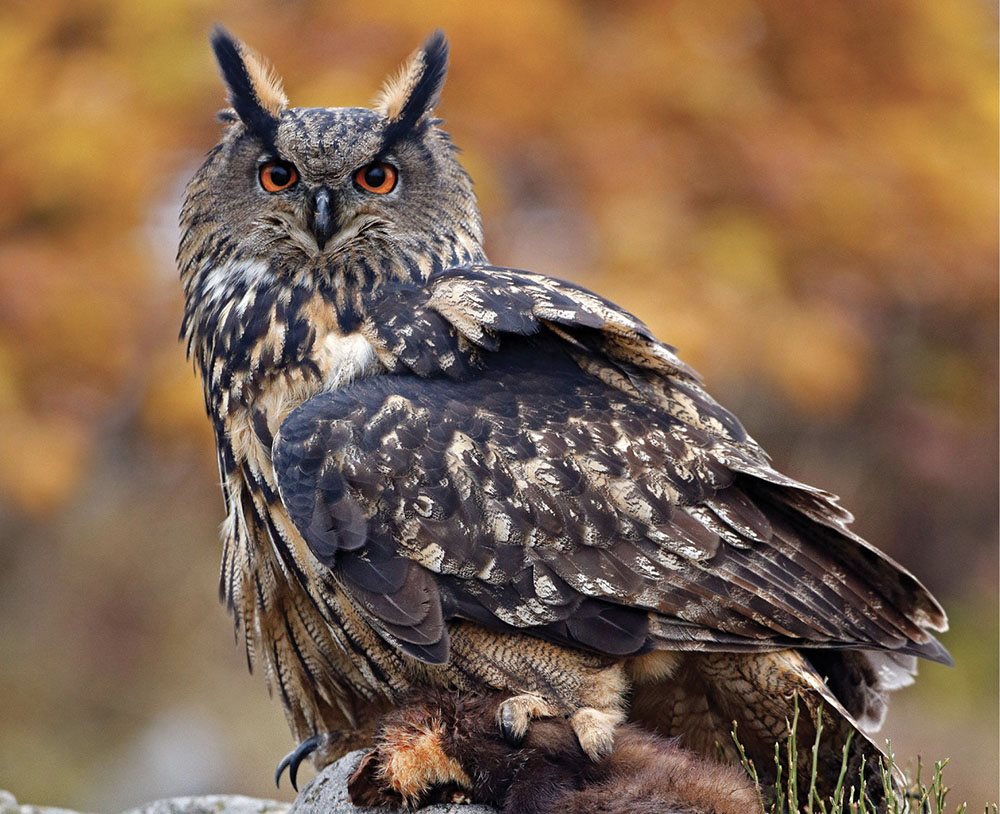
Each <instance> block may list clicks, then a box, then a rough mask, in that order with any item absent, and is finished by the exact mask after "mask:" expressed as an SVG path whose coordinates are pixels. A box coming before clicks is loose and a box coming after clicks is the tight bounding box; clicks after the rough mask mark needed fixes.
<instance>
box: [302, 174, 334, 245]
mask: <svg viewBox="0 0 1000 814" xmlns="http://www.w3.org/2000/svg"><path fill="white" fill-rule="evenodd" d="M332 201H333V196H332V194H331V192H330V190H329V189H327V188H326V187H319V189H317V190H315V191H314V192H313V193H312V194H311V195H310V196H309V215H308V224H309V228H310V229H312V233H313V234H314V235H315V236H316V245H317V246H319V248H320V250H322V249H323V247H324V246H325V245H326V243H327V241H328V240H329V239H330V238H331V237H333V231H334V217H333V206H332Z"/></svg>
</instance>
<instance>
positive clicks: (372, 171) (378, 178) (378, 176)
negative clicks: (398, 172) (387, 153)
mask: <svg viewBox="0 0 1000 814" xmlns="http://www.w3.org/2000/svg"><path fill="white" fill-rule="evenodd" d="M365 183H366V184H368V186H370V187H380V186H382V184H384V183H385V169H384V168H383V167H382V166H380V165H379V164H375V165H374V166H372V167H369V168H368V169H367V170H365Z"/></svg>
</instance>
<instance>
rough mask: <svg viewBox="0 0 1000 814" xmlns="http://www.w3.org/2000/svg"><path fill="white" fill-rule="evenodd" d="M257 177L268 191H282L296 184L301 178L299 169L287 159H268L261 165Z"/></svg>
mask: <svg viewBox="0 0 1000 814" xmlns="http://www.w3.org/2000/svg"><path fill="white" fill-rule="evenodd" d="M257 177H258V178H259V179H260V185H261V186H262V187H264V189H265V190H267V191H268V192H281V191H282V190H285V189H288V188H289V187H293V186H295V183H296V182H297V181H298V180H299V171H298V170H297V169H295V165H294V164H290V163H289V162H287V161H268V162H266V163H264V164H261V165H260V170H259V172H258V174H257Z"/></svg>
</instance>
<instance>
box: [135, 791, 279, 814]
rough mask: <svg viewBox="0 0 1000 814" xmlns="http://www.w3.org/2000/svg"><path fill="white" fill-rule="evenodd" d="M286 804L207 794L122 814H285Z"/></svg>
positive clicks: (177, 799) (236, 796) (230, 795)
mask: <svg viewBox="0 0 1000 814" xmlns="http://www.w3.org/2000/svg"><path fill="white" fill-rule="evenodd" d="M287 811H288V804H287V803H279V802H278V801H277V800H258V799H256V798H254V797H243V796H242V795H239V794H209V795H206V796H204V797H171V798H169V799H166V800H157V801H156V802H153V803H146V805H143V806H139V808H132V809H129V810H128V811H126V812H124V814H286V812H287Z"/></svg>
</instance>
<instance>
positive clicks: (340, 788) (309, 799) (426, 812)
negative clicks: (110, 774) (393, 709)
mask: <svg viewBox="0 0 1000 814" xmlns="http://www.w3.org/2000/svg"><path fill="white" fill-rule="evenodd" d="M364 753H365V752H364V750H363V749H361V750H358V751H357V752H351V753H350V754H349V755H344V757H342V758H341V759H340V760H338V761H337V762H336V763H332V764H331V765H329V766H327V767H326V768H325V769H324V770H323V771H322V772H320V773H319V774H318V775H317V776H316V777H315V778H314V779H313V780H312V781H311V782H310V783H309V785H308V786H306V787H305V788H304V789H302V793H301V794H299V796H298V797H297V798H296V800H295V802H294V803H292V806H291V808H289V807H288V806H287V805H286V804H285V803H279V802H278V801H277V800H257V799H254V798H253V797H242V796H240V795H238V794H212V795H208V796H205V797H171V798H170V799H167V800H157V801H156V802H153V803H147V804H146V805H144V806H139V808H132V809H129V810H128V811H126V812H124V814H404V812H403V811H402V810H401V809H400V810H395V811H394V810H391V809H388V808H358V807H357V806H355V805H353V804H352V803H351V798H350V797H348V795H347V780H348V778H349V777H350V776H351V772H353V771H354V769H355V767H356V766H357V765H358V761H360V760H361V757H362V755H364ZM420 811H421V812H422V814H497V810H496V809H495V808H490V807H489V806H481V805H459V804H457V803H453V804H450V805H437V806H428V807H427V808H422V809H420ZM0 814H76V813H75V812H72V811H68V810H67V809H65V808H45V807H41V806H29V805H19V804H18V802H17V800H16V799H15V797H14V795H13V794H11V793H10V792H9V791H4V790H3V789H0Z"/></svg>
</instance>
